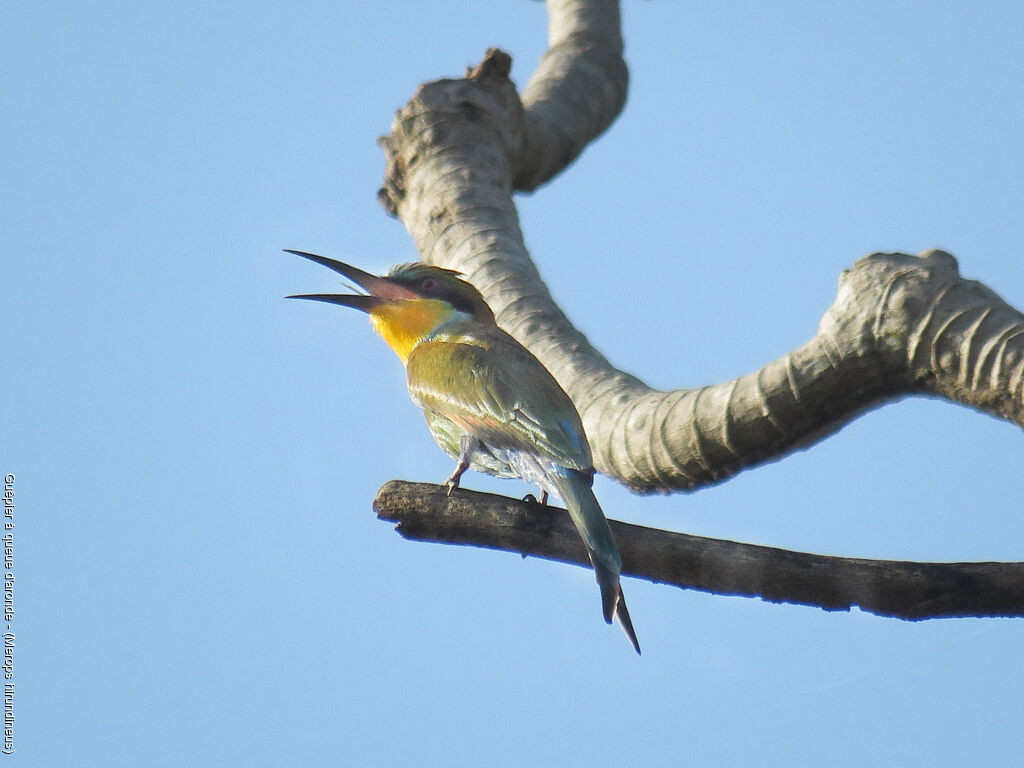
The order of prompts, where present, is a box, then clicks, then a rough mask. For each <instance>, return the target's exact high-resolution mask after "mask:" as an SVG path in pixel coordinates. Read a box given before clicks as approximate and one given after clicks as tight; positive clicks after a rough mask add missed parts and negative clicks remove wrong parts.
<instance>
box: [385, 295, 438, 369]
mask: <svg viewBox="0 0 1024 768" xmlns="http://www.w3.org/2000/svg"><path fill="white" fill-rule="evenodd" d="M454 315H455V309H454V308H453V307H452V305H451V304H449V303H448V302H447V301H441V300H440V299H406V300H404V301H398V302H388V303H386V304H381V305H379V306H377V307H374V308H373V309H372V310H371V311H370V324H371V325H372V326H373V329H374V330H375V331H376V332H377V333H379V334H380V335H381V336H383V337H384V341H386V342H387V343H388V346H389V347H391V348H392V349H393V350H395V353H396V354H397V355H398V356H399V357H400V358H401V359H402V364H403V365H404V364H405V363H406V361H408V359H409V355H410V354H411V353H412V350H413V348H414V347H415V346H416V345H417V344H418V343H419V342H420V341H422V340H423V338H424V337H426V336H429V335H430V334H431V333H432V332H433V331H435V330H437V328H438V327H440V326H442V325H444V324H445V323H446V322H448V321H449V320H451V319H452V317H453V316H454Z"/></svg>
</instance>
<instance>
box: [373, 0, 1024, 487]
mask: <svg viewBox="0 0 1024 768" xmlns="http://www.w3.org/2000/svg"><path fill="white" fill-rule="evenodd" d="M548 8H549V18H550V25H549V48H548V51H547V53H546V54H545V55H544V57H543V58H542V60H541V63H540V66H539V67H538V69H537V71H536V73H535V74H534V76H533V77H532V78H531V80H530V82H529V84H528V85H527V87H526V89H525V91H524V92H523V96H522V98H520V96H519V94H518V93H517V91H516V89H515V86H514V85H513V84H512V82H511V81H510V80H509V79H508V74H509V71H510V67H511V59H510V57H509V56H508V55H507V54H505V53H503V52H501V51H497V50H491V51H488V52H487V55H486V56H485V57H484V59H483V61H482V62H481V63H480V65H479V66H477V67H475V68H473V69H471V70H470V71H469V72H467V75H466V77H465V78H463V79H460V80H439V81H435V82H432V83H427V84H425V85H423V86H421V87H420V89H419V90H418V91H417V92H416V94H415V95H414V96H413V98H412V100H411V101H410V102H409V103H408V104H407V105H406V106H404V107H403V108H402V109H400V110H399V111H398V114H397V116H396V118H395V121H394V124H393V125H392V131H391V135H390V136H388V137H386V138H385V139H383V140H382V144H383V146H384V149H385V153H386V155H387V160H388V168H387V174H386V178H385V184H384V187H383V188H382V189H381V192H380V199H381V201H382V202H383V204H384V205H385V207H386V208H387V210H388V211H390V212H391V213H393V214H395V215H397V216H398V217H399V218H401V220H402V222H403V223H404V224H405V225H406V227H407V228H408V230H409V232H410V234H412V236H413V238H414V239H415V241H416V246H417V248H418V250H419V253H420V254H421V258H422V259H423V260H424V261H427V262H430V263H434V264H439V265H441V266H445V267H448V268H451V269H457V270H459V271H461V272H463V273H464V274H465V275H466V276H467V278H468V279H469V280H470V281H471V282H473V283H474V284H475V285H476V286H477V287H478V288H480V290H481V291H482V292H483V294H484V296H485V298H486V299H487V301H488V303H489V304H490V305H491V308H492V309H493V310H494V311H495V314H496V316H497V319H498V322H499V324H500V325H501V326H502V327H503V328H505V329H506V330H507V331H509V332H510V333H511V334H512V335H513V336H515V337H516V338H517V339H519V341H521V342H522V343H523V344H524V345H525V346H527V347H528V348H529V349H530V350H531V351H532V352H533V353H534V354H535V355H537V357H538V358H539V359H540V360H541V362H543V363H544V365H545V366H547V368H548V369H549V370H550V371H551V372H552V374H554V376H555V378H556V379H558V381H559V382H560V383H561V384H562V386H563V388H564V389H565V390H566V392H568V393H569V395H570V397H571V398H572V399H573V401H574V402H575V403H576V407H577V409H578V410H579V412H580V416H581V417H582V418H583V424H584V428H585V429H586V432H587V436H588V438H589V439H590V444H591V448H592V449H593V452H594V464H595V466H596V468H597V470H598V471H600V472H602V473H603V474H605V475H608V476H609V477H613V478H615V479H616V480H618V481H620V482H621V483H623V484H625V485H626V486H628V487H629V488H631V489H633V490H635V491H638V492H671V491H691V490H695V489H697V488H700V487H702V486H705V485H708V484H710V483H716V482H720V481H722V480H725V479H727V478H729V477H731V476H732V475H734V474H735V473H737V472H739V471H740V470H741V469H744V468H746V467H750V466H754V465H757V464H759V463H762V462H765V461H769V460H773V459H777V458H779V457H781V456H783V455H785V454H786V453H788V452H790V451H792V450H793V449H795V448H800V447H804V446H806V445H808V444H810V443H813V442H815V441H817V440H819V439H821V438H822V437H824V436H826V435H829V434H832V433H833V432H835V431H837V430H838V429H840V428H841V427H842V426H844V425H845V424H847V423H848V422H849V421H850V420H852V419H853V418H855V417H857V416H858V415H860V414H861V413H863V412H864V411H865V410H867V409H870V408H873V407H877V406H878V405H881V404H883V403H885V402H887V401H890V400H893V399H896V398H899V397H903V396H906V395H911V394H923V395H931V396H937V397H942V398H946V399H948V400H951V401H954V402H957V403H961V404H964V405H968V406H971V407H974V408H977V409H979V410H983V411H985V412H987V413H990V414H992V415H994V416H998V417H1000V418H1003V419H1007V420H1010V421H1013V422H1014V423H1016V424H1018V425H1021V426H1024V315H1022V314H1021V313H1020V312H1019V311H1017V310H1016V309H1014V308H1013V307H1010V306H1009V305H1007V304H1006V303H1005V302H1004V301H1003V300H1002V299H1000V298H999V296H997V295H996V294H995V293H994V292H992V291H991V290H989V289H988V288H986V287H985V286H983V285H981V284H980V283H976V282H973V281H969V280H964V279H963V278H961V277H960V274H959V272H958V270H957V264H956V260H955V259H954V258H953V257H952V256H951V255H950V254H948V253H945V252H944V251H939V250H934V251H929V252H927V253H923V254H920V255H919V256H911V255H907V254H901V253H889V254H882V253H876V254H873V255H871V256H868V257H866V258H863V259H861V260H859V261H857V262H856V263H855V264H854V265H853V267H852V268H851V269H850V270H848V271H844V272H843V273H842V274H841V275H840V278H839V291H838V293H837V295H836V299H835V301H834V303H833V304H832V306H831V307H830V308H829V309H828V311H827V312H826V313H825V315H824V316H823V317H822V319H821V321H820V326H819V330H818V333H817V335H816V336H815V337H814V338H812V339H810V340H809V341H808V342H807V343H805V344H804V345H803V346H801V347H800V348H798V349H795V350H793V351H792V352H790V353H788V354H786V355H785V356H783V357H782V358H780V359H778V360H775V361H773V362H770V363H767V364H766V365H764V366H763V367H762V368H760V369H759V370H757V371H754V372H752V373H749V374H747V375H745V376H741V377H739V378H737V379H733V380H732V381H726V382H721V383H718V384H711V385H708V386H704V387H699V388H696V389H678V390H674V391H669V392H662V391H657V390H655V389H652V388H651V387H648V386H647V385H646V384H644V383H643V382H642V381H641V380H639V379H638V378H636V377H635V376H632V375H630V374H628V373H625V372H623V371H620V370H618V369H616V368H615V367H613V366H612V365H611V363H610V362H609V361H608V360H607V359H605V358H604V357H603V356H602V355H601V354H600V353H599V352H598V351H597V350H596V349H595V348H594V347H593V346H592V345H591V344H590V342H589V341H588V340H587V339H586V337H585V336H584V335H583V334H582V333H580V332H579V331H578V330H576V329H575V328H574V327H573V326H572V325H571V324H570V323H569V321H568V319H567V318H566V317H565V315H564V314H563V313H562V311H561V310H560V309H559V308H558V306H557V305H555V303H554V301H553V300H552V299H551V295H550V294H549V293H548V290H547V288H546V287H545V286H544V284H543V282H542V281H541V279H540V276H539V274H538V272H537V269H536V267H535V266H534V264H533V262H532V261H531V260H530V256H529V254H528V253H527V251H526V247H525V245H524V243H523V236H522V232H521V231H520V229H519V220H518V216H517V213H516V208H515V204H514V202H513V198H512V195H513V192H514V191H516V190H530V189H533V188H535V187H536V186H537V185H538V184H540V183H543V182H544V181H546V180H548V179H550V178H551V177H552V176H553V175H555V174H557V173H558V172H559V171H561V170H563V169H564V168H565V167H566V166H567V165H568V164H569V163H571V162H572V160H573V159H575V158H576V156H577V155H578V154H579V153H580V152H581V151H582V149H583V148H584V147H585V146H586V144H587V143H588V142H589V141H591V140H592V139H594V138H595V137H596V136H598V135H599V134H600V133H601V132H602V131H603V130H604V129H605V128H606V127H607V126H608V125H610V124H611V122H612V121H613V120H614V119H615V117H616V116H617V115H618V113H619V111H620V110H621V108H622V106H623V104H624V103H625V94H626V78H627V75H626V68H625V64H624V62H623V61H622V38H621V34H620V31H619V15H618V6H617V4H616V3H614V2H609V0H571V1H569V0H565V1H561V0H551V1H550V2H549V3H548Z"/></svg>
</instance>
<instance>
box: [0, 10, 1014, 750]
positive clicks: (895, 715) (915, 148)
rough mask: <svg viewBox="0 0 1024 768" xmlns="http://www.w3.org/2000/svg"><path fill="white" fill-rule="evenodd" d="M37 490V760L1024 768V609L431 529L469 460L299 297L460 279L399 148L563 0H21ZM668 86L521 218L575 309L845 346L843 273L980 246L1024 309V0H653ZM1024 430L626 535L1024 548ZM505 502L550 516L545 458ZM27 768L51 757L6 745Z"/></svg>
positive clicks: (737, 349) (635, 29) (674, 347)
mask: <svg viewBox="0 0 1024 768" xmlns="http://www.w3.org/2000/svg"><path fill="white" fill-rule="evenodd" d="M0 14H2V22H0V64H2V66H0V94H2V100H0V109H2V113H0V114H2V116H3V126H4V141H3V142H2V144H0V158H2V168H3V176H4V179H5V180H6V194H5V195H4V198H5V202H4V204H3V205H2V206H0V249H2V253H3V256H4V259H3V283H2V284H3V288H4V292H3V301H4V328H5V332H4V334H3V339H4V345H3V370H4V375H3V379H2V384H0V393H2V403H3V409H2V415H0V435H2V441H0V464H2V466H0V471H2V472H4V473H6V472H13V473H15V475H16V477H17V480H16V484H15V489H16V493H17V497H16V500H17V508H16V509H17V528H16V544H15V546H16V566H15V573H16V577H17V582H16V583H17V590H16V593H15V594H16V608H17V614H16V618H15V621H14V622H13V628H14V630H15V631H16V634H17V654H16V662H15V671H16V684H17V698H16V715H17V721H16V730H15V745H16V749H17V755H16V757H15V758H14V759H13V761H12V762H11V764H16V765H19V766H53V765H79V766H93V765H95V766H165V765H166V766H170V765H180V764H183V763H184V764H189V765H196V766H207V765H209V766H225V765H240V766H241V765H244V766H264V765H266V766H271V765H274V766H277V765H335V764H337V765H373V766H408V765H417V766H470V765H472V766H477V765H488V766H506V765H508V766H511V765H516V766H518V765H523V764H534V765H565V766H574V765H586V766H594V765H633V764H643V765H676V764H681V763H692V764H704V765H730V766H731V765H737V766H741V765H778V764H787V765H808V766H811V765H823V764H828V765H863V764H865V763H866V762H869V763H877V764H886V765H913V764H918V765H930V766H945V765H949V766H954V765H963V764H980V765H1018V764H1020V761H1021V759H1024V746H1022V744H1021V740H1020V717H1019V712H1020V706H1021V690H1022V689H1024V658H1022V655H1021V653H1020V649H1021V648H1022V647H1024V622H1021V621H1019V620H1017V621H1012V620H947V621H933V622H925V623H921V624H909V623H903V622H897V621H894V620H886V619H881V618H877V617H874V616H870V615H866V614H862V613H860V612H858V611H853V612H850V613H831V614H830V613H825V612H822V611H819V610H815V609H811V608H801V607H795V606H776V605H768V604H765V603H762V602H760V601H756V600H749V599H741V598H727V597H716V596H708V595H703V594H699V593H695V592H683V591H680V590H677V589H673V588H669V587H664V586H654V585H651V584H647V583H644V582H639V581H635V580H627V581H626V583H625V589H626V592H627V594H628V596H629V604H630V609H631V613H632V615H633V620H634V623H635V625H636V629H637V632H638V634H639V637H640V641H641V643H642V645H643V648H644V656H643V657H642V658H637V657H635V656H634V654H633V653H632V651H630V649H629V647H628V645H627V644H626V642H625V641H624V640H623V638H622V636H621V633H619V632H618V630H615V629H609V628H608V627H606V626H605V625H604V623H603V622H602V621H601V619H600V616H599V612H598V610H597V603H596V598H595V596H594V585H593V578H592V576H591V575H590V574H589V573H587V572H586V571H584V570H583V569H579V568H571V567H568V566H563V565H557V564H552V563H546V562H543V561H538V560H532V559H530V560H523V559H521V558H518V557H515V556H512V555H507V554H498V553H492V552H486V551H481V550H473V549H466V548H451V547H442V546H434V545H425V544H415V543H410V542H406V541H403V540H402V539H400V538H399V537H398V536H397V535H396V534H395V533H394V532H393V531H392V530H391V528H390V527H389V526H388V525H387V524H385V523H381V522H378V521H377V520H376V519H375V518H374V516H373V514H372V512H371V510H370V502H371V500H372V498H373V496H374V494H375V492H376V490H377V488H379V486H380V485H381V484H383V483H384V482H385V481H387V480H388V479H391V478H395V477H401V478H407V479H413V480H433V481H441V480H443V478H444V477H445V476H446V475H447V473H448V472H449V471H450V469H451V467H450V462H449V460H448V458H447V457H446V456H444V454H443V453H442V452H441V451H440V450H439V449H438V448H437V447H436V446H434V444H433V443H432V441H431V439H430V437H429V435H428V433H427V430H426V428H425V426H424V424H423V423H422V419H421V417H420V414H419V413H418V411H417V410H416V408H415V407H414V406H413V405H412V404H411V403H410V402H409V401H408V398H407V396H406V393H405V389H404V378H403V374H402V371H401V366H400V365H399V363H398V361H397V360H396V359H395V358H394V356H393V354H392V353H391V352H390V351H389V350H387V349H386V347H385V346H384V345H383V344H382V343H380V341H379V339H376V338H374V336H373V334H372V333H371V332H370V330H369V328H368V326H367V325H366V323H365V319H364V318H361V317H359V316H357V315H356V313H351V312H348V313H347V312H345V311H343V310H341V309H340V308H337V307H328V306H323V305H316V304H312V303H310V304H305V303H297V302H286V301H284V300H283V299H282V298H281V297H282V296H284V295H285V294H288V293H295V292H315V291H321V290H330V289H331V288H332V287H334V286H335V285H336V282H334V280H333V278H332V276H331V275H329V274H328V273H326V272H325V271H324V270H322V269H320V268H318V267H316V266H315V265H311V264H308V263H306V262H303V261H301V260H299V259H297V258H295V257H290V256H287V255H285V254H282V253H281V252H280V249H282V248H300V249H305V250H312V251H318V252H321V253H324V254H327V255H331V256H334V257H336V258H340V259H343V260H345V261H350V262H352V263H355V264H358V265H360V266H363V267H365V268H367V269H383V268H385V267H387V266H388V265H390V264H392V263H394V262H398V261H408V260H410V259H413V258H415V252H414V249H413V247H412V244H411V241H410V240H409V238H408V236H407V234H406V233H405V231H404V229H403V228H402V226H401V224H400V223H398V222H397V221H395V220H392V219H389V218H388V217H386V216H385V214H384V213H383V211H382V210H381V209H380V208H379V207H378V205H377V203H376V199H375V193H376V190H377V188H378V186H379V185H380V181H381V178H382V173H383V158H382V155H381V153H380V151H379V150H378V149H377V147H376V146H375V144H374V141H375V139H376V138H377V137H378V136H379V135H382V134H384V133H386V132H387V131H388V128H389V124H390V120H391V116H392V114H393V111H394V110H395V109H396V108H398V107H399V106H401V105H402V104H403V103H404V102H405V101H406V100H407V99H408V97H409V96H410V95H411V94H412V92H413V90H414V89H415V87H416V86H417V85H418V84H419V83H420V82H422V81H424V80H429V79H433V78H437V77H443V76H457V75H459V74H461V72H462V71H463V69H464V67H465V66H466V65H468V64H473V63H475V62H477V61H478V60H479V59H480V57H481V56H482V54H483V52H484V50H485V49H486V48H487V47H488V46H491V45H498V46H501V47H503V48H504V49H505V50H507V51H509V52H510V53H511V54H512V55H513V57H514V62H515V63H514V67H513V77H514V79H516V80H517V82H519V83H520V84H523V83H525V81H526V79H527V78H528V76H529V73H530V72H531V71H532V67H533V66H534V64H535V63H536V61H537V59H538V57H539V55H540V53H541V51H542V50H543V46H544V42H545V18H544V11H543V6H542V5H540V4H538V3H531V2H518V3H508V2H503V3H497V2H493V3H480V2H469V1H468V0H462V1H458V2H457V1H456V0H447V1H446V2H430V3H408V2H406V3H403V2H395V1H394V0H392V2H380V3H359V4H356V3H328V2H304V3H298V4H291V5H289V6H287V7H286V6H285V4H265V3H259V2H256V3H251V2H250V3H241V2H223V3H215V4H207V3H196V2H181V3H175V4H159V5H158V4H140V3H127V2H117V1H116V0H115V1H112V2H107V3H84V4H83V3H48V4H41V3H28V4H7V6H6V7H5V8H4V10H3V11H2V12H0ZM624 20H625V36H626V41H627V58H628V62H629V64H630V68H631V73H632V83H631V92H630V100H629V103H628V105H627V107H626V111H625V112H624V114H623V115H622V117H621V118H620V119H619V120H618V121H617V122H616V124H615V125H614V126H613V127H612V129H611V130H610V131H609V133H608V134H606V135H605V136H604V137H602V138H601V139H600V140H599V141H598V142H597V143H596V144H595V145H593V146H592V147H591V148H589V149H588V150H587V152H586V153H585V154H584V155H583V156H582V157H581V158H580V160H579V161H578V162H577V163H576V165H574V166H573V167H572V168H571V169H570V170H569V172H568V173H567V174H566V175H565V176H564V177H562V178H560V179H557V180H556V181H555V182H554V183H552V184H550V185H549V186H547V187H545V188H542V189H541V190H539V191H537V192H536V193H535V194H533V195H532V196H529V197H524V198H521V199H520V211H521V216H522V223H523V228H524V232H525V235H526V240H527V244H528V246H529V247H530V248H531V250H532V253H533V255H534V257H535V259H536V261H537V263H538V265H539V267H540V269H541V272H542V274H543V275H544V276H545V278H546V279H547V280H548V282H549V285H550V287H551V289H552V291H553V293H554V294H555V296H556V298H557V299H558V300H559V301H560V302H561V303H562V305H563V306H564V308H565V309H566V311H567V312H568V313H569V314H570V316H571V317H572V318H573V319H574V321H575V322H576V323H577V324H578V325H579V327H581V328H582V329H584V330H585V332H586V333H588V335H589V336H590V338H591V339H592V340H593V341H594V342H595V344H596V345H597V346H598V347H599V348H600V349H601V350H602V351H603V352H604V353H605V354H607V355H608V356H609V357H610V358H611V359H612V360H613V361H614V362H615V363H616V364H618V365H619V366H621V367H623V368H625V369H626V370H629V371H632V372H634V373H636V374H638V375H640V376H641V377H642V378H644V379H645V380H647V381H648V382H649V383H651V384H653V385H656V386H660V387H675V386H695V385H699V384H704V383H708V382H712V381H718V380H722V379H726V378H732V377H734V376H737V375H739V374H742V373H745V372H748V371H750V370H753V369H755V368H757V367H759V366H760V365H762V364H763V363H764V362H766V361H769V360H772V359H774V358H776V357H778V356H779V355H780V354H783V353H784V352H785V351H787V350H789V349H791V348H793V347H795V346H797V345H799V344H800V343H802V342H803V341H805V340H806V339H807V338H809V337H810V336H811V335H812V334H813V333H814V331H815V329H816V327H817V323H818V320H819V318H820V316H821V313H822V312H823V311H824V310H825V308H826V307H827V306H828V305H829V303H830V302H831V300H832V296H833V294H834V291H835V286H836V281H837V279H838V275H839V272H840V271H841V270H842V269H844V268H845V267H848V266H849V265H850V264H852V262H853V261H854V260H855V259H857V258H859V257H861V256H863V255H866V254H867V253H870V252H872V251H877V250H903V251H909V252H918V251H921V250H924V249H926V248H929V247H942V248H945V249H947V250H950V251H952V252H953V253H954V254H955V255H956V256H957V257H958V258H959V260H960V265H961V271H962V273H963V274H964V275H966V276H969V277H973V278H976V279H979V280H982V281H984V282H985V283H987V284H988V285H989V286H990V287H992V288H993V289H994V290H996V291H997V292H998V293H1000V294H1001V295H1002V296H1003V297H1004V298H1006V299H1007V300H1008V301H1010V302H1011V303H1012V304H1014V305H1015V306H1017V307H1022V306H1024V271H1022V269H1021V266H1020V259H1019V249H1020V241H1021V237H1022V235H1024V222H1022V217H1021V212H1022V211H1024V145H1022V143H1021V141H1020V130H1021V125H1024V49H1022V48H1021V46H1020V43H1019V31H1020V29H1021V28H1022V27H1024V10H1022V8H1021V6H1019V5H1018V4H1015V3H1009V2H1006V3H995V2H984V3H980V4H973V5H971V6H969V7H968V5H967V4H959V3H911V2H896V3H888V4H876V3H830V4H819V3H782V4H763V3H726V4H722V3H709V2H701V3H683V2H669V1H668V0H666V1H665V2H636V1H635V0H633V1H630V2H627V3H626V4H625V7H624ZM1022 459H1024V435H1022V434H1021V432H1020V430H1019V429H1018V428H1016V427H1013V426H1011V425H1008V424H1005V423H1002V422H999V421H996V420H994V419H992V418H990V417H988V416H984V415H980V414H976V413H973V412H971V411H969V410H966V409H964V408H960V407H957V406H953V405H950V404H946V403H941V402H937V401H927V400H911V401H904V402H901V403H899V404H896V405H891V406H887V407H885V408H883V409H880V410H878V411H875V412H872V413H869V414H867V415H865V416H864V417H862V418H860V419H859V420H857V421H856V422H854V423H853V424H851V425H850V426H849V427H847V428H846V429H844V430H843V431H842V432H841V433H839V434H838V435H836V436H835V437H832V438H830V439H829V440H827V441H826V442H824V443H822V444H820V445H818V446H815V447H814V448H813V449H811V450H809V451H804V452H801V453H798V454H795V455H793V456H791V457H788V458H786V459H784V460H782V461H779V462H777V463H773V464H771V465H769V466H766V467H762V468H760V469H757V470H754V471H748V472H746V473H743V474H742V475H740V476H739V477H737V478H735V479H734V480H732V481H731V482H729V483H726V484H724V485H722V486H719V487H715V488H711V489H707V490H703V491H701V492H699V493H696V494H692V495H686V496H683V495H676V496H669V497H656V498H638V497H634V496H631V495H630V494H629V493H627V492H626V491H625V490H623V489H621V488H619V487H618V486H616V485H614V484H613V483H611V482H609V481H607V480H604V479H599V481H598V484H597V492H598V496H599V498H600V499H601V500H602V503H603V505H604V507H605V510H606V512H607V513H608V514H609V516H611V517H616V518H620V519H625V520H630V521H633V522H639V523H644V524H649V525H657V526H661V527H667V528H672V529H676V530H683V531H687V532H692V533H696V534H701V535H707V536H715V537H720V538H731V539H737V540H742V541H749V542H755V543H761V544H769V545H773V546H780V547H786V548H791V549H798V550H805V551H813V552H821V553H830V554H842V555H850V556H863V557H879V558H895V559H918V560H1020V559H1022V557H1024V519H1022V515H1021V504H1020V476H1021V474H1020V473H1021V466H1022ZM465 483H466V485H467V486H469V487H474V488H480V489H486V490H492V491H495V492H501V493H506V494H508V495H513V496H518V495H521V494H522V493H524V492H525V491H526V490H527V489H526V488H525V487H523V486H521V485H519V484H518V483H515V482H512V481H497V480H493V479H490V478H483V477H480V476H478V475H467V477H466V478H465ZM4 759H6V760H11V758H4Z"/></svg>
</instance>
